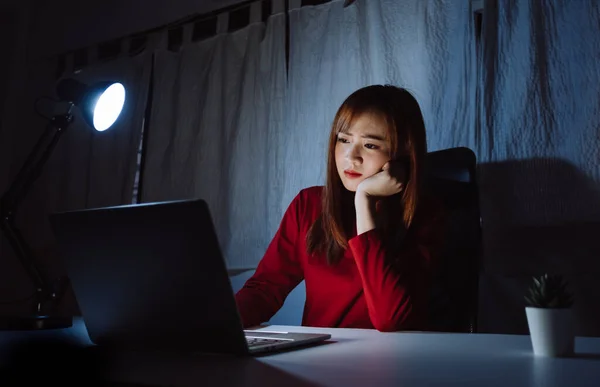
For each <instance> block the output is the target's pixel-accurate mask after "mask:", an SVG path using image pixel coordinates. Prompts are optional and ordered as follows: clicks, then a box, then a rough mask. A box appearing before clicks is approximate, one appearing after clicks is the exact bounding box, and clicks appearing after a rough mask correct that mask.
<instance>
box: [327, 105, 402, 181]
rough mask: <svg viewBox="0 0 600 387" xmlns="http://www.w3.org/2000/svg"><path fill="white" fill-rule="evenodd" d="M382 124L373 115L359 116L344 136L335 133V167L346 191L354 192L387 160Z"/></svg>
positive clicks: (387, 145)
mask: <svg viewBox="0 0 600 387" xmlns="http://www.w3.org/2000/svg"><path fill="white" fill-rule="evenodd" d="M386 137H387V130H386V124H385V121H383V120H382V119H381V118H379V117H378V116H376V115H372V114H363V115H361V116H359V117H358V118H357V119H356V120H354V122H353V123H352V125H351V126H350V128H349V129H348V132H347V133H341V132H340V133H338V135H337V142H336V145H335V164H336V168H337V171H338V174H339V175H340V179H342V183H343V184H344V187H346V189H347V190H348V191H351V192H356V188H357V187H358V185H359V184H360V182H361V181H363V180H365V179H366V178H368V177H370V176H373V175H374V174H376V173H378V172H381V168H382V167H383V165H384V164H385V163H386V162H388V161H389V160H390V145H389V140H387V139H386Z"/></svg>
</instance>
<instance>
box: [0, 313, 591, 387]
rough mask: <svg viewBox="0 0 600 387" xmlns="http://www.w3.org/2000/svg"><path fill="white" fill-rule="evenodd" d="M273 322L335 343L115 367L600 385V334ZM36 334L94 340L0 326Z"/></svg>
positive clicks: (186, 378)
mask: <svg viewBox="0 0 600 387" xmlns="http://www.w3.org/2000/svg"><path fill="white" fill-rule="evenodd" d="M268 329H269V330H287V331H295V332H302V331H311V332H314V331H316V332H327V333H330V334H331V335H332V340H331V341H332V343H328V344H323V345H320V346H317V347H311V348H305V349H300V350H294V351H289V352H285V353H279V354H273V355H268V356H263V357H258V358H247V359H240V358H230V357H226V356H194V357H174V356H170V357H166V356H164V355H161V356H160V357H159V356H154V355H143V356H140V355H136V356H129V355H120V356H119V357H118V358H114V364H113V365H112V369H111V374H112V375H113V376H114V378H115V379H118V380H119V381H127V382H135V383H140V384H150V385H169V386H199V385H202V386H209V385H219V386H255V385H261V386H262V385H267V386H270V385H277V386H278V385H282V386H283V385H285V386H287V385H290V386H354V385H364V386H460V387H469V386H478V387H480V386H511V387H513V386H540V387H553V386H568V387H577V386H594V387H598V386H600V338H577V341H576V351H577V352H578V355H577V356H576V357H573V358H539V357H535V356H534V355H533V353H532V350H531V344H530V339H529V336H514V335H485V334H472V335H470V334H437V333H379V332H377V331H371V330H358V329H316V328H303V327H285V326H271V327H269V328H268ZM32 336H38V337H43V336H47V337H56V336H63V337H67V338H71V339H77V340H79V342H81V343H88V342H89V339H88V337H87V332H86V331H85V326H83V324H82V323H81V321H77V322H76V324H75V326H74V327H73V328H71V329H68V330H64V331H62V332H58V331H56V332H53V333H51V332H46V333H42V332H34V333H27V334H15V333H7V332H0V348H6V344H7V343H9V342H10V341H13V340H18V339H21V338H23V337H32ZM0 354H2V352H1V351H0Z"/></svg>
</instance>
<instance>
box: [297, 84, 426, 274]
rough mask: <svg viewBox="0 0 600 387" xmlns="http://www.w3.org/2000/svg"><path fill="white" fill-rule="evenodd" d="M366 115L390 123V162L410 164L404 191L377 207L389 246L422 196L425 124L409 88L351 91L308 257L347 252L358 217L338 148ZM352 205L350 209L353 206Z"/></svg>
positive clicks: (337, 126)
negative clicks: (341, 172)
mask: <svg viewBox="0 0 600 387" xmlns="http://www.w3.org/2000/svg"><path fill="white" fill-rule="evenodd" d="M362 114H375V115H377V116H379V117H381V118H382V119H383V121H384V122H385V123H386V124H387V125H386V126H387V128H386V129H387V139H388V141H389V144H390V158H391V159H392V160H398V159H403V160H405V161H406V163H407V176H408V181H407V183H406V184H405V188H404V190H403V191H402V192H401V193H399V194H397V195H393V196H390V197H387V198H383V199H382V200H380V203H379V210H378V214H382V215H383V216H384V219H383V224H384V225H385V226H384V227H383V229H382V230H381V232H382V233H383V234H384V237H385V240H386V241H387V242H389V243H393V241H397V238H395V235H397V234H398V232H399V231H400V230H399V229H403V230H407V229H408V228H409V227H410V225H411V223H412V221H413V219H414V216H415V213H416V210H417V204H418V201H419V197H420V195H421V186H422V181H421V180H422V178H421V173H422V172H421V171H422V169H423V161H424V158H425V154H426V152H427V140H426V134H425V123H424V121H423V115H422V114H421V108H420V107H419V104H418V102H417V101H416V99H415V98H414V97H413V96H412V95H411V93H410V92H408V91H407V90H406V89H403V88H399V87H396V86H391V85H373V86H367V87H364V88H362V89H359V90H357V91H355V92H354V93H352V94H351V95H350V96H349V97H348V98H346V100H345V101H344V102H343V103H342V105H341V106H340V108H339V109H338V111H337V113H336V115H335V118H334V120H333V125H332V127H331V133H330V135H329V150H328V159H327V181H326V184H325V189H324V192H323V199H322V200H323V212H322V214H321V216H320V217H319V218H318V219H317V220H316V221H315V223H314V224H313V225H312V226H311V228H310V230H309V232H308V235H307V238H306V249H307V252H308V253H309V254H313V253H320V254H325V256H326V258H327V262H328V263H329V264H335V263H337V262H339V260H340V259H341V258H342V256H343V254H344V250H346V249H347V248H348V235H349V233H350V230H351V226H352V225H351V221H352V219H354V218H353V216H355V215H354V214H355V212H354V207H353V204H354V203H353V200H352V199H353V196H354V195H353V193H351V192H349V191H348V190H346V188H345V187H344V186H343V184H342V180H341V179H340V176H339V174H338V171H337V168H336V162H335V146H336V142H337V136H338V133H340V132H346V131H347V130H348V129H349V127H350V126H351V125H352V123H353V122H354V121H355V120H356V119H357V118H358V117H360V116H361V115H362ZM351 206H352V207H351Z"/></svg>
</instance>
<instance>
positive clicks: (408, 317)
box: [371, 307, 422, 332]
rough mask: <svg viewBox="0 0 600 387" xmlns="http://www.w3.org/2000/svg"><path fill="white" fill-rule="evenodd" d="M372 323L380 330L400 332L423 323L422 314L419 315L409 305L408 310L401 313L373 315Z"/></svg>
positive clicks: (416, 327)
mask: <svg viewBox="0 0 600 387" xmlns="http://www.w3.org/2000/svg"><path fill="white" fill-rule="evenodd" d="M371 323H372V324H373V327H374V328H375V329H376V330H378V331H379V332H399V331H410V330H414V329H419V327H420V326H421V325H422V324H421V319H420V316H418V315H417V314H416V313H414V311H413V310H412V307H409V308H408V310H406V311H403V312H402V313H400V314H397V313H396V314H395V313H390V314H389V315H387V316H375V315H373V314H372V315H371Z"/></svg>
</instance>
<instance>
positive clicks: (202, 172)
mask: <svg viewBox="0 0 600 387" xmlns="http://www.w3.org/2000/svg"><path fill="white" fill-rule="evenodd" d="M259 5H260V3H259ZM224 16H225V18H223V17H221V18H220V19H219V20H220V22H221V23H222V22H223V21H226V20H227V19H226V16H227V15H224ZM223 30H225V31H226V30H227V29H226V28H225V27H222V26H221V27H219V31H221V32H220V33H219V34H217V35H216V36H214V37H212V38H209V39H207V40H203V41H199V42H184V45H183V46H182V47H181V49H180V50H179V51H178V52H171V51H168V50H166V49H162V50H158V51H157V52H156V57H155V76H154V78H153V81H154V85H153V95H154V97H153V104H152V115H151V119H150V125H149V128H148V133H147V135H148V137H147V143H146V144H147V145H146V160H145V163H144V172H143V181H142V200H143V201H145V202H149V201H162V200H173V199H189V198H201V199H204V200H206V202H207V203H208V206H209V208H210V210H211V214H212V217H213V222H214V224H215V228H216V232H217V235H218V237H219V241H220V243H221V247H222V249H223V252H224V255H225V258H226V260H227V263H228V265H229V267H231V268H242V267H255V265H256V263H257V262H258V261H259V260H260V259H261V258H262V255H263V254H264V251H265V250H266V247H267V245H268V243H269V241H270V239H271V238H272V236H273V234H274V232H275V228H276V227H277V224H278V223H279V221H280V220H281V218H280V217H281V213H280V212H279V211H278V210H279V209H278V208H277V207H276V206H274V205H273V203H274V202H273V200H272V196H273V195H274V192H275V193H276V192H277V191H278V187H279V185H280V182H281V181H282V176H281V168H280V159H281V152H282V149H281V147H280V145H279V142H280V138H281V137H282V136H283V134H282V133H281V131H282V129H283V128H284V125H283V103H284V96H285V79H286V75H285V71H286V67H285V15H283V14H275V15H272V16H271V17H270V18H269V19H268V21H267V22H266V23H262V22H261V21H260V19H259V20H251V24H250V25H248V26H247V27H245V28H243V29H240V30H237V31H235V32H230V33H226V32H224V31H223Z"/></svg>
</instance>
